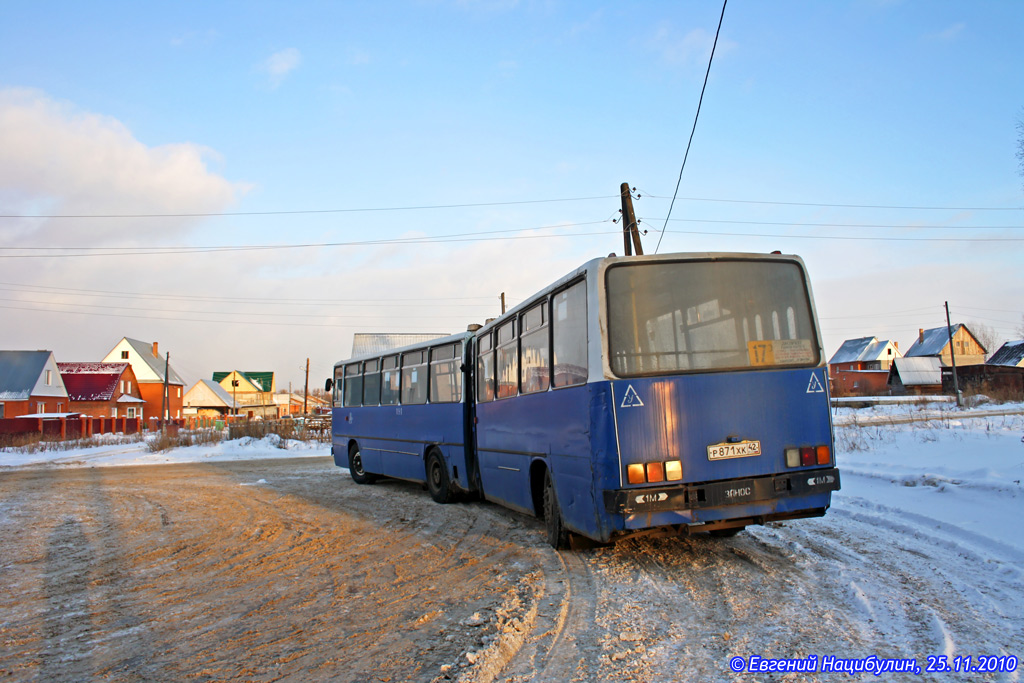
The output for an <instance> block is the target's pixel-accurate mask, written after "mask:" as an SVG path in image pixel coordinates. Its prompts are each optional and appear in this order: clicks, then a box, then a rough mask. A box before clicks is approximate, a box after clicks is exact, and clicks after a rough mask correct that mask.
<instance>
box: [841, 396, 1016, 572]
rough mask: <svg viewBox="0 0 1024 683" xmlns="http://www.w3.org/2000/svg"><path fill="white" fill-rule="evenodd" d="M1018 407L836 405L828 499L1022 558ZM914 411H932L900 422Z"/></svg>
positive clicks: (1008, 557) (915, 413)
mask: <svg viewBox="0 0 1024 683" xmlns="http://www.w3.org/2000/svg"><path fill="white" fill-rule="evenodd" d="M993 412H997V413H998V412H1001V413H1004V414H1001V415H1000V414H995V415H993V414H991V413H993ZM1006 413H1015V414H1006ZM1022 413H1024V404H1002V405H998V406H995V405H986V406H978V407H976V408H972V409H966V410H957V409H956V408H955V407H951V406H948V405H944V406H937V405H924V406H877V407H874V408H862V409H859V410H853V409H849V408H840V409H838V411H837V412H836V416H835V423H836V451H837V460H838V464H839V469H840V472H841V476H842V487H843V488H842V491H840V492H839V493H838V494H836V496H835V497H834V504H835V506H836V507H839V508H843V507H846V504H847V502H848V501H853V500H856V501H858V503H859V504H860V505H872V506H874V508H875V509H876V510H878V511H879V512H883V511H888V512H890V513H891V516H892V519H893V521H894V522H896V521H901V520H902V521H904V522H906V523H910V524H912V525H922V524H923V525H928V526H931V527H933V528H934V529H941V530H942V531H944V532H945V533H946V534H947V535H948V536H949V537H950V540H951V541H954V542H956V543H958V544H963V545H965V546H970V547H972V548H973V549H975V550H976V551H978V552H980V553H982V554H983V555H985V556H988V555H989V554H991V553H996V554H998V555H1000V556H1005V557H1004V558H1003V559H1005V560H1012V561H1015V562H1016V563H1018V565H1019V566H1020V567H1024V525H1022V524H1021V519H1022V516H1024V488H1022V486H1021V482H1022V480H1024V414H1022ZM972 415H981V416H977V417H972ZM914 417H922V418H931V419H925V420H922V421H915V422H905V420H907V419H909V418H914Z"/></svg>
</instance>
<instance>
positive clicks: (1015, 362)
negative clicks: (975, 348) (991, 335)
mask: <svg viewBox="0 0 1024 683" xmlns="http://www.w3.org/2000/svg"><path fill="white" fill-rule="evenodd" d="M1022 363H1024V339H1021V340H1018V341H1008V342H1006V343H1005V344H1003V345H1002V346H1000V347H999V349H998V350H996V352H995V353H993V354H992V357H991V358H989V359H988V361H987V364H988V365H1005V366H1008V367H1011V368H1017V367H1021V364H1022Z"/></svg>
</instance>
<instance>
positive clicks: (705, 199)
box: [641, 190, 1024, 211]
mask: <svg viewBox="0 0 1024 683" xmlns="http://www.w3.org/2000/svg"><path fill="white" fill-rule="evenodd" d="M641 192H643V191H642V190H641ZM643 196H644V197H647V198H648V199H672V197H668V196H662V195H656V194H651V193H650V192H643ZM678 199H680V200H682V201H686V202H717V203H721V204H764V205H767V206H810V207H815V208H826V209H895V210H906V211H1024V206H905V205H902V206H901V205H893V204H826V203H823V202H776V201H765V200H758V199H720V198H713V197H679V198H678Z"/></svg>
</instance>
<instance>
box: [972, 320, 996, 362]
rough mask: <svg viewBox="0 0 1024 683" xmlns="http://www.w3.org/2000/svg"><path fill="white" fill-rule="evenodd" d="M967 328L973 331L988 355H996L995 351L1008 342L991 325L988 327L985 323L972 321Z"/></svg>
mask: <svg viewBox="0 0 1024 683" xmlns="http://www.w3.org/2000/svg"><path fill="white" fill-rule="evenodd" d="M967 327H968V329H970V330H971V333H972V334H973V335H974V338H975V339H977V340H978V342H979V343H980V344H981V345H982V346H984V347H985V352H986V353H989V354H991V353H994V352H995V350H996V349H998V348H999V347H1000V346H1002V345H1003V342H1004V341H1006V340H1005V339H1003V338H1002V337H1001V336H1000V335H999V333H998V332H996V331H995V330H994V329H992V327H991V326H990V325H986V324H985V323H979V322H974V321H972V322H969V323H967Z"/></svg>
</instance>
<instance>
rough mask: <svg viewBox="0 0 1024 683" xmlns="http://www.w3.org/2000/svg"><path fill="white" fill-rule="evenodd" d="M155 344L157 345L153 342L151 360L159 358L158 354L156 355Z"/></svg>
mask: <svg viewBox="0 0 1024 683" xmlns="http://www.w3.org/2000/svg"><path fill="white" fill-rule="evenodd" d="M156 344H157V343H156V342H153V358H159V357H160V354H159V353H157V350H156Z"/></svg>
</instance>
